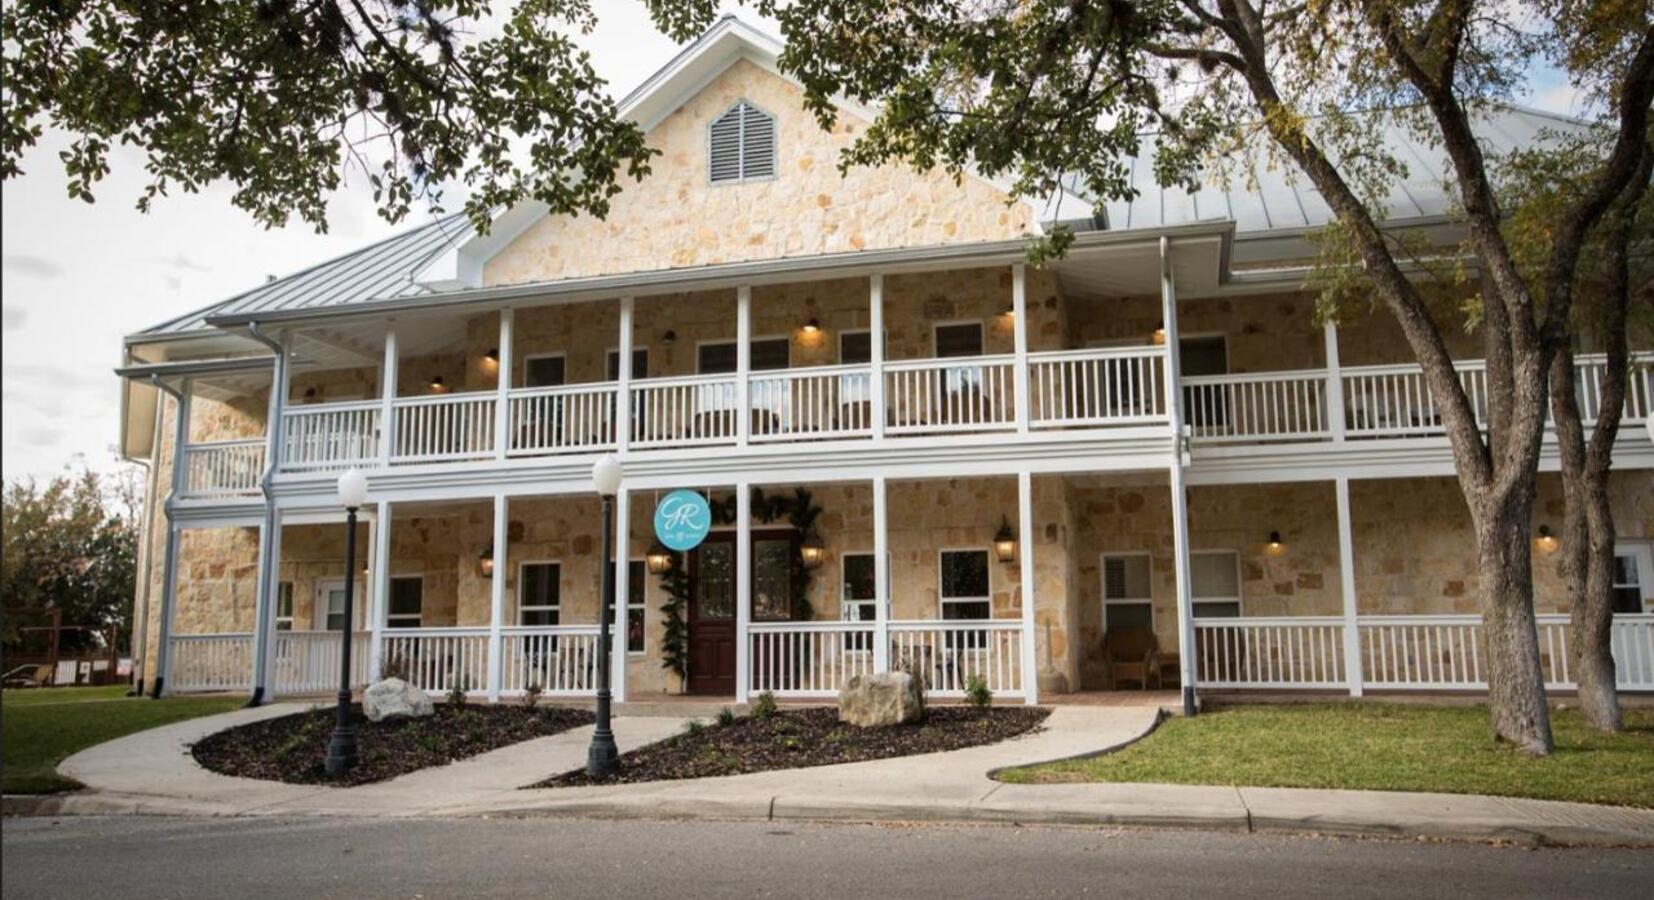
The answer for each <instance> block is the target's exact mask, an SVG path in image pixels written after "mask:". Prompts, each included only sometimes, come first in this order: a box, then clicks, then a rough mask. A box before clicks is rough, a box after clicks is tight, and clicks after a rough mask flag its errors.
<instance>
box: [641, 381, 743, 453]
mask: <svg viewBox="0 0 1654 900" xmlns="http://www.w3.org/2000/svg"><path fill="white" fill-rule="evenodd" d="M738 398H739V392H738V390H737V387H736V378H735V376H734V375H691V376H688V377H684V378H648V379H644V380H642V381H635V382H633V383H632V434H631V445H632V446H633V447H668V446H687V445H693V444H727V443H733V442H734V441H735V438H736V435H737V431H738V428H737V420H736V418H735V410H736V409H737V407H739V406H740V402H739V399H738Z"/></svg>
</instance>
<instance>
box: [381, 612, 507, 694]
mask: <svg viewBox="0 0 1654 900" xmlns="http://www.w3.org/2000/svg"><path fill="white" fill-rule="evenodd" d="M381 652H382V653H383V654H384V661H385V663H384V664H385V666H386V667H387V668H390V667H399V668H401V669H402V670H403V671H405V672H407V673H408V683H409V684H412V685H414V686H415V687H417V688H420V689H421V690H424V691H428V692H430V693H433V694H442V693H447V692H448V691H451V690H453V689H454V688H455V687H460V688H462V689H463V690H465V691H468V692H474V691H483V690H486V689H487V688H488V629H487V628H406V629H395V628H393V629H389V630H387V631H386V632H385V637H384V649H383V650H382V651H381Z"/></svg>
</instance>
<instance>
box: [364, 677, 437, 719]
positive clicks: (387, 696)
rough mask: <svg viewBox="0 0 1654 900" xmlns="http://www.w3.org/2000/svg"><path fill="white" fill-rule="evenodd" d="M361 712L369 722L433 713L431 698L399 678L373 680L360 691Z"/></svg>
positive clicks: (416, 716)
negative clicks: (365, 688)
mask: <svg viewBox="0 0 1654 900" xmlns="http://www.w3.org/2000/svg"><path fill="white" fill-rule="evenodd" d="M362 712H364V713H366V714H367V717H368V721H369V722H382V721H384V720H386V719H400V718H415V719H417V718H419V717H421V716H429V715H434V714H435V713H436V707H435V706H432V705H431V698H430V697H429V696H427V695H426V693H425V692H424V691H422V690H420V689H419V688H416V687H414V686H413V685H411V684H409V683H407V682H406V681H403V680H402V679H400V678H387V679H385V680H384V681H379V682H375V683H374V684H372V685H369V686H368V689H367V690H365V691H363V692H362Z"/></svg>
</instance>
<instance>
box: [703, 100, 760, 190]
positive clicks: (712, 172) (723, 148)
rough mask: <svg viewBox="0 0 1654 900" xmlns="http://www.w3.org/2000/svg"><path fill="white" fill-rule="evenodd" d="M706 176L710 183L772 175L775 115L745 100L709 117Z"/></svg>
mask: <svg viewBox="0 0 1654 900" xmlns="http://www.w3.org/2000/svg"><path fill="white" fill-rule="evenodd" d="M707 150H708V152H707V176H708V180H710V181H711V182H712V183H713V184H738V183H740V182H743V181H753V180H757V179H762V178H774V177H775V119H774V118H773V117H771V116H770V115H769V114H767V113H765V112H763V111H762V110H760V109H759V108H758V107H756V106H753V105H752V104H751V103H748V102H747V101H745V100H740V101H737V102H736V104H735V105H734V106H731V107H730V108H729V109H728V110H726V111H725V112H724V114H723V115H721V116H719V117H718V118H716V119H713V120H712V124H711V126H710V127H709V128H708V134H707Z"/></svg>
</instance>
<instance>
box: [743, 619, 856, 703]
mask: <svg viewBox="0 0 1654 900" xmlns="http://www.w3.org/2000/svg"><path fill="white" fill-rule="evenodd" d="M748 634H749V635H750V637H749V640H750V641H751V644H750V645H749V646H750V647H751V661H750V663H749V665H750V668H751V672H752V691H753V692H754V693H760V692H763V691H769V692H770V693H772V694H775V695H776V696H778V697H831V696H836V695H837V694H838V692H839V690H840V689H841V688H843V687H844V685H845V683H847V682H848V681H849V680H850V679H851V678H853V677H855V676H857V675H870V674H872V672H873V634H874V626H873V623H872V622H830V621H824V622H754V623H752V624H751V625H750V626H748Z"/></svg>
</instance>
